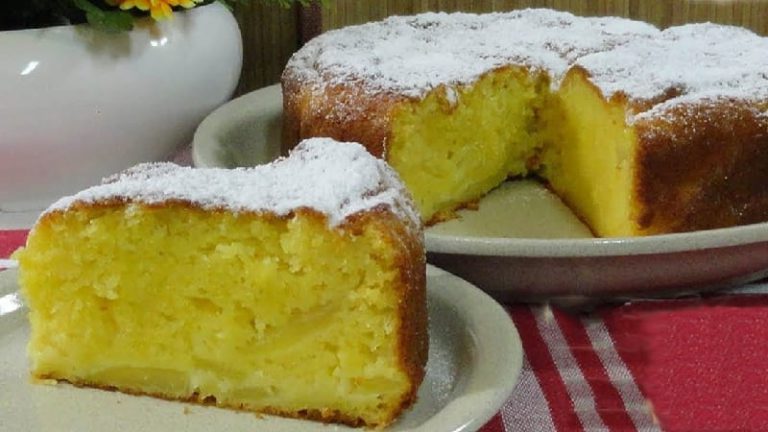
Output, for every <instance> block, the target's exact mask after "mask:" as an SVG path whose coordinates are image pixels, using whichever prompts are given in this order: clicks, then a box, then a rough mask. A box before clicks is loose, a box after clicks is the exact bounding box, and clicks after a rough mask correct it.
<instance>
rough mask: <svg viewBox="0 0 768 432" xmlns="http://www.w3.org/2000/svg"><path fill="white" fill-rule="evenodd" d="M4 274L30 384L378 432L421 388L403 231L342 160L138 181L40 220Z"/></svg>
mask: <svg viewBox="0 0 768 432" xmlns="http://www.w3.org/2000/svg"><path fill="white" fill-rule="evenodd" d="M15 256H16V258H17V259H18V260H19V262H20V283H21V287H22V293H23V295H24V296H25V298H26V300H27V302H28V305H29V309H30V314H29V319H30V324H31V331H32V334H31V340H30V343H29V347H28V351H29V357H30V359H31V369H32V375H33V376H34V377H36V378H42V379H54V380H62V381H68V382H70V383H72V384H75V385H78V386H92V387H99V388H104V389H115V390H119V391H123V392H127V393H135V394H145V395H152V396H156V397H161V398H164V399H176V400H185V401H193V402H201V403H211V404H215V405H218V406H221V407H229V408H236V409H244V410H251V411H256V412H260V413H270V414H277V415H282V416H288V417H296V418H306V419H313V420H320V421H324V422H338V423H344V424H348V425H354V426H358V425H365V426H371V427H380V426H384V425H387V424H389V423H391V422H392V421H393V420H394V419H395V418H396V417H397V416H398V415H399V414H400V413H401V412H402V411H403V410H404V409H405V408H407V407H408V406H410V405H411V404H412V403H413V402H414V400H415V397H416V392H417V389H418V387H419V384H420V382H421V381H422V379H423V376H424V366H425V362H426V357H427V345H428V338H427V328H426V326H427V320H426V304H425V301H426V300H425V256H424V247H423V240H422V232H421V226H420V223H419V217H418V215H417V213H415V211H414V208H413V204H412V202H411V200H410V198H409V197H408V196H407V194H406V192H405V191H404V189H403V186H402V184H401V182H400V181H399V180H398V178H397V176H396V175H395V174H394V173H393V171H392V170H391V169H390V168H389V167H388V166H387V165H386V164H385V163H384V162H383V161H380V160H378V159H375V158H374V157H373V156H370V155H369V154H368V153H367V152H366V151H365V149H364V148H363V147H361V146H360V145H358V144H352V143H337V142H334V141H332V140H329V139H312V140H308V141H305V142H304V143H302V144H301V145H300V146H299V147H297V149H296V150H295V151H294V152H293V153H292V154H291V156H290V157H288V158H284V159H280V160H278V161H276V162H274V163H272V164H270V165H265V166H260V167H256V168H249V169H236V170H221V169H193V168H183V167H178V166H176V165H173V164H145V165H140V166H138V167H135V168H133V169H131V170H129V171H127V172H125V173H123V174H120V175H117V176H115V177H114V178H111V179H108V180H107V182H106V183H104V184H102V185H100V186H96V187H93V188H91V189H87V190H85V191H83V192H80V193H78V194H76V195H74V196H72V197H67V198H63V199H62V200H60V201H58V202H57V203H55V204H54V205H53V206H52V207H51V208H49V209H48V210H47V211H46V212H45V213H44V214H43V215H42V216H41V218H40V219H39V220H38V222H37V224H36V225H35V227H34V228H33V229H32V231H31V232H30V235H29V239H28V241H27V245H26V247H25V248H24V249H22V250H20V251H19V252H17V254H16V255H15Z"/></svg>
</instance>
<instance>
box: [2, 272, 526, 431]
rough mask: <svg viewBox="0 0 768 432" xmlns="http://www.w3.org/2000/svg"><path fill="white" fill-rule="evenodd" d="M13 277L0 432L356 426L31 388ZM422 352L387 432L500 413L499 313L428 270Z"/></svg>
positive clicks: (467, 424) (5, 317)
mask: <svg viewBox="0 0 768 432" xmlns="http://www.w3.org/2000/svg"><path fill="white" fill-rule="evenodd" d="M15 277H16V271H15V270H6V271H3V272H0V430H7V431H36V432H49V431H77V432H88V431H99V432H101V431H126V432H129V431H130V432H134V431H182V430H183V431H188V432H194V431H206V432H210V431H228V432H230V431H232V432H234V431H256V430H258V431H286V432H287V431H290V432H311V431H318V432H336V431H351V430H355V429H351V428H347V427H343V426H329V425H324V424H320V423H313V422H308V421H301V420H291V419H283V418H279V417H272V416H261V417H259V416H256V415H253V414H249V413H242V412H234V411H229V410H224V409H219V408H214V407H206V406H199V405H190V404H183V403H179V402H168V401H163V400H158V399H153V398H149V397H139V396H129V395H124V394H121V393H116V392H108V391H103V390H94V389H78V388H74V387H71V386H69V385H64V384H59V385H56V386H46V385H40V384H32V383H30V382H29V379H28V372H27V361H26V357H25V351H26V350H25V347H26V343H27V340H28V335H29V327H28V324H27V321H26V318H25V309H24V308H23V306H22V305H21V303H20V299H19V297H18V295H17V293H16V291H17V286H16V283H15ZM427 301H428V307H429V332H430V347H429V361H428V363H427V374H426V377H425V380H424V383H423V384H422V386H421V388H420V389H419V395H418V401H417V403H416V404H415V405H414V407H413V408H412V409H411V410H409V411H408V412H406V413H405V414H404V416H403V417H402V418H401V419H400V420H399V421H398V422H396V423H395V424H394V425H392V426H391V427H390V428H388V429H387V430H392V431H413V432H416V431H424V432H433V431H441V432H443V431H445V432H449V431H455V432H459V431H462V432H464V431H467V432H468V431H475V430H477V429H479V428H480V427H482V426H483V425H484V424H485V423H486V422H487V421H488V420H490V418H491V417H492V416H493V415H494V414H495V413H496V412H498V410H499V409H500V408H501V406H502V405H503V404H504V402H505V401H506V400H507V398H508V397H509V395H510V393H511V392H512V390H513V388H514V385H515V383H516V382H517V378H518V375H519V374H520V370H521V368H522V346H521V343H520V339H519V337H518V334H517V331H516V330H515V326H514V324H513V323H512V320H511V319H510V318H509V315H507V313H506V312H505V311H504V309H503V308H502V307H501V306H499V305H498V304H497V303H496V302H494V301H493V300H492V299H491V298H490V297H488V296H487V295H486V294H484V293H483V292H482V291H480V290H478V289H477V288H475V287H474V286H472V285H470V284H469V283H467V282H465V281H463V280H461V279H459V278H457V277H456V276H453V275H451V274H449V273H446V272H444V271H442V270H440V269H437V268H435V267H431V266H430V267H428V268H427Z"/></svg>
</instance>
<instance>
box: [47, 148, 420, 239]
mask: <svg viewBox="0 0 768 432" xmlns="http://www.w3.org/2000/svg"><path fill="white" fill-rule="evenodd" d="M113 199H122V200H126V201H128V202H138V203H145V204H158V203H163V202H166V201H168V200H177V201H183V202H189V203H191V204H194V205H196V206H199V207H201V208H204V209H211V210H212V209H228V210H231V211H233V212H236V213H237V212H271V213H275V214H277V215H280V216H284V215H287V214H289V213H290V212H292V211H295V210H297V209H300V208H312V209H315V210H317V211H320V212H321V213H323V214H325V215H326V216H327V217H328V222H329V224H330V225H331V226H336V225H338V224H340V223H342V222H343V221H344V220H345V219H346V218H348V217H349V216H351V215H353V214H355V213H358V212H361V211H366V210H370V209H373V208H375V207H378V206H386V207H387V208H389V209H391V210H392V211H393V212H395V213H396V214H398V215H399V217H401V218H403V219H404V220H406V221H407V222H408V223H409V224H410V225H411V226H412V227H418V226H420V220H419V216H418V214H417V213H416V210H415V209H414V205H413V203H412V202H411V200H410V198H409V197H408V195H407V193H406V192H405V189H404V186H403V184H402V182H401V181H400V180H399V178H398V177H397V175H396V174H395V173H394V171H393V170H392V169H391V168H390V167H389V166H388V165H387V164H386V163H385V162H383V161H382V160H379V159H376V158H375V157H373V156H371V155H370V154H369V153H368V152H367V151H366V150H365V148H363V147H362V146H361V145H359V144H356V143H339V142H336V141H334V140H331V139H327V138H313V139H309V140H305V141H304V142H302V143H301V144H300V145H299V146H298V147H296V149H294V151H293V152H292V153H291V155H290V157H288V158H281V159H278V160H277V161H275V162H273V163H271V164H269V165H262V166H257V167H253V168H238V169H233V170H228V169H220V168H190V167H180V166H177V165H174V164H171V163H151V164H142V165H138V166H136V167H134V168H132V169H129V170H127V171H125V172H123V173H121V174H118V175H116V176H112V177H110V178H108V179H105V183H103V184H101V185H99V186H94V187H92V188H90V189H86V190H84V191H82V192H80V193H78V194H76V195H73V196H70V197H65V198H62V199H61V200H59V201H57V202H56V203H54V204H53V205H52V206H51V207H50V208H49V209H48V210H47V211H46V213H50V212H54V211H59V210H66V209H67V208H69V207H70V206H72V205H73V204H75V203H97V202H99V201H104V200H113Z"/></svg>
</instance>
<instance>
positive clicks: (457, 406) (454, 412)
mask: <svg viewBox="0 0 768 432" xmlns="http://www.w3.org/2000/svg"><path fill="white" fill-rule="evenodd" d="M16 274H17V273H16V271H14V270H0V279H6V278H14V279H15V277H16ZM426 281H427V301H442V302H443V303H444V305H448V306H450V307H452V309H453V310H454V311H455V312H456V313H457V314H458V316H459V318H460V319H461V323H464V324H466V327H463V328H464V329H465V332H466V333H467V335H468V336H469V337H470V338H471V341H472V348H471V349H468V350H467V352H469V353H471V358H472V365H473V367H472V368H470V369H462V370H461V374H460V375H459V379H460V380H462V387H461V390H460V391H459V392H458V393H455V394H453V395H452V397H451V399H450V400H449V401H448V404H447V405H445V406H443V407H441V409H440V410H439V411H437V412H435V413H434V414H433V415H432V416H431V417H429V418H427V419H425V421H424V422H423V423H421V424H419V425H418V426H417V427H416V428H415V429H403V430H404V431H406V430H407V431H412V432H417V431H431V430H445V428H446V427H451V429H450V430H452V431H454V432H470V431H476V430H478V429H479V428H481V427H482V426H484V425H485V424H486V423H487V422H488V421H489V420H490V419H491V418H492V417H493V416H494V415H495V414H496V413H498V412H499V410H500V409H501V408H502V407H503V406H504V404H505V403H506V401H507V400H508V399H509V397H510V395H511V394H512V393H513V391H514V390H515V386H516V384H517V382H518V381H519V379H520V375H521V373H522V363H523V347H522V341H521V339H520V335H519V333H518V331H517V329H516V327H515V324H514V322H513V321H512V318H511V317H510V316H509V315H508V314H507V312H506V310H505V309H504V308H503V307H502V306H501V305H500V304H499V303H498V302H497V301H496V300H494V299H493V298H491V297H490V296H489V295H488V294H486V293H485V292H483V291H482V290H481V289H479V288H478V287H476V286H475V285H473V284H471V283H469V282H467V281H466V280H464V279H462V278H460V277H458V276H456V275H453V274H451V273H449V272H447V271H445V270H442V269H440V268H438V267H435V266H433V265H431V264H427V266H426ZM3 282H8V281H7V280H6V281H3ZM16 288H17V289H16V291H12V292H11V294H18V292H19V291H18V287H16ZM0 297H2V293H0ZM26 311H27V309H26V307H22V308H19V309H17V310H15V311H12V312H9V313H6V314H3V315H0V329H2V328H3V327H4V325H3V324H6V325H9V326H11V331H14V330H13V327H14V325H13V324H14V323H15V322H16V319H15V318H18V316H19V314H25V313H26ZM22 326H24V327H27V328H28V327H29V323H28V321H27V320H26V319H24V320H23V324H22ZM489 356H491V358H488V357H489ZM499 365H504V368H505V369H504V370H505V373H502V374H499V368H498V366H499ZM489 383H491V386H490V387H488V384H489ZM120 394H121V395H122V393H120ZM126 397H128V396H126ZM416 403H417V404H418V401H417V402H416ZM407 414H408V411H406V412H405V413H404V415H407ZM266 418H268V419H271V420H269V422H280V421H282V420H290V421H296V419H284V418H282V417H275V416H268V417H266ZM302 423H303V424H304V425H305V426H306V427H307V428H308V429H307V431H314V430H315V428H314V426H315V425H317V426H318V428H317V430H318V431H319V430H320V428H323V429H324V430H330V429H328V428H327V426H328V425H325V424H322V423H313V422H309V421H306V422H302ZM254 425H255V427H259V424H258V423H254ZM261 426H264V427H268V426H269V424H268V423H263V424H261ZM337 426H338V427H337V428H336V429H338V430H340V431H341V430H350V431H352V430H357V429H351V428H344V427H342V426H339V425H337ZM392 426H393V429H395V430H398V429H397V422H396V423H394V424H393V425H392ZM435 428H438V429H435ZM302 430H304V429H303V428H302ZM386 430H391V429H389V428H386V429H384V431H386Z"/></svg>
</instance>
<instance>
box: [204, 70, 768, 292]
mask: <svg viewBox="0 0 768 432" xmlns="http://www.w3.org/2000/svg"><path fill="white" fill-rule="evenodd" d="M281 115H282V96H281V92H280V87H279V86H277V85H275V86H271V87H266V88H264V89H261V90H257V91H254V92H252V93H249V94H247V95H244V96H241V97H240V98H237V99H235V100H233V101H231V102H229V103H227V104H225V105H224V106H222V107H221V108H219V109H218V110H216V111H215V112H213V113H212V114H211V115H210V116H208V118H206V119H205V121H203V123H201V125H200V127H199V128H198V130H197V132H196V134H195V139H194V143H193V158H194V161H195V165H197V166H201V167H236V166H252V165H257V164H261V163H265V162H268V161H270V160H272V159H274V158H275V157H277V155H278V154H279V149H280V131H281ZM459 213H460V214H461V218H460V219H456V220H453V221H449V222H446V223H443V224H439V225H437V226H434V227H432V228H429V229H427V231H426V244H427V251H428V252H429V254H428V259H429V262H431V263H433V264H435V265H438V266H439V267H442V268H445V269H446V270H449V271H450V272H452V273H454V274H456V275H457V276H460V277H462V278H464V279H466V280H468V281H469V282H472V283H474V284H475V285H477V286H478V287H480V288H482V289H484V290H485V291H487V292H489V293H490V294H491V295H493V296H494V297H496V298H497V299H499V300H502V301H511V300H518V299H520V298H526V299H530V298H535V299H540V298H545V297H546V298H551V297H558V298H561V299H562V298H567V297H575V298H578V299H583V298H584V297H593V298H594V297H609V296H610V297H616V296H627V295H641V296H659V295H680V294H685V293H690V292H694V291H699V290H705V289H715V288H721V287H727V286H731V285H734V284H739V283H744V282H749V281H753V280H756V279H760V278H763V277H766V276H768V223H762V224H756V225H750V226H743V227H736V228H727V229H721V230H710V231H698V232H692V233H684V234H672V235H660V236H650V237H643V238H610V239H595V238H592V235H591V234H590V232H589V230H588V229H587V228H586V227H585V226H584V225H583V224H582V223H581V222H580V221H579V220H578V219H577V218H576V217H575V216H574V215H573V213H571V211H570V210H569V209H568V208H567V207H565V206H564V205H563V204H562V203H561V202H560V200H559V199H558V198H557V197H556V196H554V195H552V194H551V193H550V192H549V191H547V189H546V188H544V187H543V186H541V185H540V184H538V183H536V182H534V181H516V182H507V183H505V184H503V185H502V186H501V187H499V188H497V189H496V190H495V191H493V192H491V193H490V194H489V195H487V196H486V197H484V198H483V199H482V200H481V201H480V209H479V210H477V211H461V212H459Z"/></svg>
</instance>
